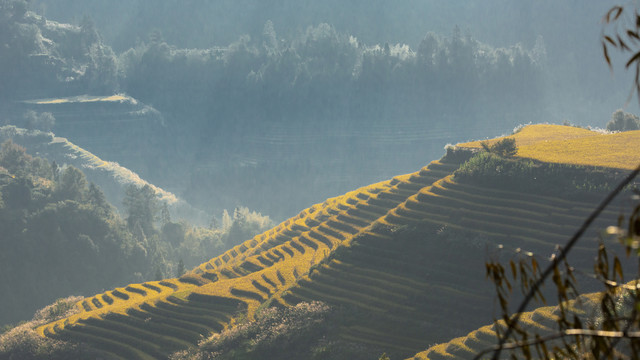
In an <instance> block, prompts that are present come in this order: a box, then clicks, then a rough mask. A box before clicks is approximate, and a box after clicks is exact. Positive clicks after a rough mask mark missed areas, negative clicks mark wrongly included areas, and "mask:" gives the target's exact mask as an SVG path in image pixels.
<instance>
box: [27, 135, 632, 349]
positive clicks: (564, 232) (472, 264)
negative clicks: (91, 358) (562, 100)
mask: <svg viewBox="0 0 640 360" xmlns="http://www.w3.org/2000/svg"><path fill="white" fill-rule="evenodd" d="M512 137H513V138H515V139H516V143H518V142H522V145H521V147H520V149H521V150H520V151H522V154H523V156H527V157H526V158H522V157H516V158H502V157H499V156H496V155H491V154H486V153H479V154H475V153H474V151H472V149H473V148H474V147H475V146H479V144H474V143H470V144H461V145H460V146H458V147H456V148H450V149H449V150H448V151H447V154H446V155H445V156H444V157H443V158H442V159H441V160H439V161H434V162H432V163H430V164H429V165H428V166H426V167H424V168H423V169H421V170H419V171H417V172H415V173H411V174H407V175H402V176H397V177H394V178H393V179H391V180H387V181H383V182H380V183H376V184H372V185H370V186H366V187H363V188H360V189H358V190H355V191H352V192H349V193H347V194H345V195H343V196H339V197H335V198H330V199H327V200H326V201H325V202H323V203H321V204H317V205H314V206H312V207H310V208H308V209H306V210H304V211H302V212H301V213H300V214H299V215H297V216H296V217H293V218H291V219H289V220H287V221H285V222H283V223H281V224H280V225H278V226H276V227H275V228H273V229H272V230H270V231H267V232H265V233H263V234H261V235H258V236H256V237H254V238H252V239H250V240H248V241H246V242H244V243H243V244H241V245H238V246H236V247H234V248H233V249H231V250H229V251H227V252H226V253H224V254H223V255H221V256H218V257H215V258H213V259H211V260H210V261H208V262H205V263H203V264H201V265H200V266H198V267H196V268H195V269H193V270H192V271H191V272H189V273H187V274H186V275H184V276H182V277H180V278H175V279H168V280H164V281H152V282H145V283H142V284H130V285H127V286H123V287H120V288H116V289H114V290H111V291H107V292H105V293H102V294H98V295H95V296H93V297H90V298H86V299H84V300H82V301H80V302H78V303H77V304H76V308H77V310H79V312H78V313H77V314H75V315H72V316H70V317H68V318H64V319H62V320H59V321H54V322H51V323H49V324H45V325H43V326H41V327H39V328H38V329H37V331H38V333H39V334H41V335H42V336H45V337H49V338H53V339H62V340H69V341H81V342H83V343H88V344H91V346H92V347H93V348H94V349H98V350H99V351H101V352H103V353H104V354H106V355H107V356H111V357H114V358H127V359H134V358H140V359H144V358H149V357H152V358H162V357H166V356H167V355H168V354H170V353H171V352H174V351H177V350H180V349H185V348H186V347H187V346H188V345H189V344H195V343H196V342H198V341H199V340H200V339H201V337H202V336H203V335H204V336H208V335H209V334H211V333H218V332H222V335H219V336H218V337H217V338H216V337H214V340H213V344H214V345H211V344H212V343H209V345H206V344H205V345H203V348H202V350H197V349H191V350H189V351H188V352H186V353H182V355H180V356H182V357H183V358H189V356H196V355H195V353H194V352H198V351H207V346H210V347H211V346H213V348H214V349H218V350H216V351H222V354H223V355H224V354H227V353H225V352H224V351H230V353H228V354H233V353H235V354H236V355H238V354H240V353H239V351H243V352H244V354H245V355H246V356H247V357H248V358H256V359H257V358H265V357H266V358H269V357H270V356H272V357H273V358H278V356H279V355H278V351H281V352H282V351H287V348H284V349H280V350H276V349H270V348H269V347H268V346H267V347H266V348H265V347H264V346H266V345H264V344H263V343H260V341H259V340H258V338H248V339H247V343H235V344H236V345H235V346H236V347H231V348H230V349H226V350H225V349H224V348H222V349H220V348H215V346H216V345H215V341H218V342H219V341H221V340H220V339H225V338H228V337H230V336H232V335H231V334H228V333H227V330H225V329H227V328H229V331H233V329H236V328H237V330H236V333H235V334H236V335H234V336H237V334H238V332H242V331H245V330H242V329H247V328H246V324H247V323H246V322H247V321H249V322H251V321H254V319H255V320H256V321H262V320H260V319H262V318H263V316H264V315H261V314H263V311H264V309H265V308H268V307H270V306H271V307H276V308H281V309H283V308H284V309H286V308H290V307H292V306H293V305H296V304H301V303H303V302H309V303H311V302H313V301H322V302H323V303H325V304H327V305H328V306H329V307H330V308H331V309H332V315H330V316H329V317H328V318H327V319H326V320H325V322H326V324H327V326H326V327H325V328H324V330H323V332H320V333H312V335H310V336H313V338H311V339H307V340H308V342H309V344H311V345H309V347H308V348H306V349H297V350H296V351H297V353H296V354H297V356H298V357H306V358H314V357H315V358H323V359H324V358H336V359H338V358H345V357H346V358H363V359H364V358H372V357H374V356H379V355H380V354H381V353H382V352H386V353H387V354H389V355H390V356H391V357H392V358H399V357H403V356H404V357H406V356H411V355H413V354H415V353H417V352H419V351H421V350H423V349H424V348H425V347H426V346H428V345H429V344H434V343H437V342H442V341H446V340H448V339H451V338H453V337H458V336H462V335H464V334H466V333H468V332H469V331H471V330H473V329H475V328H478V327H480V326H482V325H483V324H486V323H490V322H491V321H492V317H493V315H494V314H493V312H492V310H491V309H492V308H493V306H494V299H493V289H492V286H490V285H489V283H488V282H486V281H485V279H484V262H485V258H486V256H491V254H494V255H495V256H507V257H508V256H511V254H515V252H516V251H526V252H532V253H535V254H538V255H540V256H543V257H546V256H549V255H550V254H552V253H553V252H554V251H555V246H556V244H560V243H563V242H564V241H566V239H568V238H569V237H570V235H571V234H572V233H573V231H574V230H575V229H576V228H577V227H578V226H579V225H580V224H581V222H582V220H583V219H584V218H585V217H586V216H587V215H588V214H589V213H590V211H591V209H592V208H593V207H594V206H595V205H596V204H597V203H598V201H599V200H600V199H601V198H602V197H603V196H604V195H605V194H606V192H607V191H608V190H609V189H610V188H611V186H612V184H615V183H616V182H617V181H618V179H620V178H621V176H623V175H624V174H626V173H627V172H628V169H629V168H630V167H631V165H630V164H629V163H625V164H620V163H617V162H616V161H617V159H618V158H620V157H621V156H622V157H626V156H627V154H628V155H629V156H630V158H632V157H634V156H636V155H637V154H638V153H640V149H638V146H640V145H638V144H640V142H639V141H638V140H640V139H639V137H640V131H636V132H628V133H617V134H601V133H596V132H592V131H588V130H585V129H577V128H572V127H563V126H548V125H534V126H528V127H525V128H524V129H522V130H520V131H519V132H518V133H516V134H514V135H513V136H512ZM596 143H597V144H600V145H601V146H602V147H600V148H599V152H600V154H601V155H602V156H600V157H599V158H595V157H590V155H589V151H591V150H590V148H591V147H592V146H590V145H592V144H596ZM616 144H623V145H616ZM578 145H582V146H578ZM547 146H551V147H552V148H554V149H555V150H554V151H556V153H555V155H557V156H558V157H553V156H554V154H552V153H549V150H547V149H548V148H546V147H547ZM616 146H622V148H623V150H624V152H623V153H622V154H621V153H619V152H617V151H616V150H615V148H616ZM569 149H578V151H577V152H575V151H574V152H573V153H571V154H569V153H567V151H568V150H569ZM524 154H526V155H524ZM563 154H565V155H563ZM545 156H552V158H553V159H555V160H556V161H554V162H555V163H557V164H552V163H550V162H545V161H541V160H544V157H545ZM560 156H565V159H566V161H562V160H561V159H560V158H559V157H560ZM576 159H580V161H579V162H580V164H581V165H573V164H574V163H575V162H576V161H575V160H576ZM609 166H611V167H609ZM616 209H617V208H616ZM618 215H619V213H618V211H617V210H607V211H605V212H604V213H603V215H602V216H601V218H599V219H598V220H597V221H596V222H595V224H593V226H592V228H591V229H590V230H589V232H588V233H589V234H590V236H589V237H588V238H585V239H583V240H582V242H581V245H579V246H578V247H576V248H575V249H574V251H573V253H572V256H571V261H572V263H573V265H574V266H575V267H576V268H578V269H589V268H590V267H591V265H592V264H591V260H590V259H592V258H593V256H594V254H595V250H596V248H597V241H595V237H593V235H594V234H597V229H601V228H603V227H605V226H607V225H610V224H615V223H616V221H617V217H618ZM584 286H585V289H588V288H589V284H588V283H587V284H584ZM281 321H283V323H282V324H283V325H282V326H283V328H282V329H285V330H282V331H286V324H287V322H286V320H281ZM247 336H249V335H247ZM256 336H258V335H256ZM216 339H217V340H216ZM232 344H234V343H232ZM242 344H244V345H242ZM251 344H254V345H253V346H254V347H253V348H252V347H251ZM261 344H262V345H261ZM259 345H260V346H263V347H262V348H260V347H259ZM258 349H262V350H260V351H262V352H260V351H258ZM265 349H267V350H265ZM269 349H270V350H269ZM211 351H214V350H211ZM252 351H254V352H252ZM267 351H274V352H273V353H268V352H267ZM190 354H191V355H190ZM280 354H281V353H280Z"/></svg>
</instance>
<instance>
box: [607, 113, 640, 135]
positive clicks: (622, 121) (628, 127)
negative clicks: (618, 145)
mask: <svg viewBox="0 0 640 360" xmlns="http://www.w3.org/2000/svg"><path fill="white" fill-rule="evenodd" d="M607 130H609V131H632V130H640V118H638V117H637V116H636V115H634V114H631V113H628V112H624V111H623V110H616V111H615V112H614V113H613V114H612V115H611V120H609V122H608V123H607Z"/></svg>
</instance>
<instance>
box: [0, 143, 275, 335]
mask: <svg viewBox="0 0 640 360" xmlns="http://www.w3.org/2000/svg"><path fill="white" fill-rule="evenodd" d="M0 194H1V195H0V199H2V201H1V202H0V229H2V231H1V236H0V240H1V241H0V256H1V261H0V274H2V281H0V287H1V289H2V291H3V293H4V294H5V295H4V296H3V297H2V301H1V302H0V306H1V307H2V308H3V309H5V310H8V309H11V311H2V312H1V313H0V325H7V324H9V323H13V322H18V321H20V320H25V319H27V318H28V317H29V316H30V315H31V314H33V312H34V311H35V310H36V309H38V308H41V307H43V306H44V305H46V304H49V303H51V302H52V301H53V300H55V299H57V298H60V297H66V296H68V295H88V294H91V293H95V292H97V291H101V290H102V289H105V288H109V287H113V286H117V285H118V284H122V283H128V282H139V281H143V280H149V279H162V278H164V277H170V276H175V275H176V274H178V275H179V273H180V272H184V271H185V267H187V268H189V267H192V266H194V265H196V264H198V263H200V262H202V261H203V260H205V259H207V258H209V257H210V255H209V254H215V253H220V252H222V251H223V250H225V249H227V248H229V247H232V246H234V245H235V244H237V243H238V242H240V241H243V240H244V239H246V238H248V237H251V236H252V235H253V234H255V233H258V232H260V231H263V230H264V229H265V228H266V227H268V226H269V219H268V218H265V217H262V216H261V215H259V214H256V213H252V212H250V211H249V210H248V209H246V208H240V209H236V211H235V213H234V214H233V215H232V216H230V215H228V214H226V213H225V216H224V217H223V218H224V219H223V220H224V223H223V224H221V225H218V226H217V227H210V228H197V227H193V226H192V225H191V224H189V223H187V222H186V221H172V220H171V217H170V213H169V211H168V207H167V203H166V202H165V201H166V199H164V200H161V198H160V197H159V196H158V195H159V194H158V193H156V190H154V189H153V188H151V187H150V186H149V185H148V184H147V185H145V184H136V183H130V184H129V185H128V186H127V187H126V191H124V198H123V209H124V211H123V214H124V215H125V216H121V215H119V213H118V212H117V211H116V210H115V208H114V207H113V206H112V205H111V204H110V203H109V202H108V201H107V199H106V198H105V196H104V194H103V192H102V191H101V190H100V188H99V187H98V186H96V185H95V184H94V183H89V182H88V181H87V180H86V177H85V175H84V174H83V173H82V171H80V170H79V169H77V168H75V167H73V166H70V165H60V166H58V165H57V163H56V162H55V161H54V162H53V163H49V162H48V161H47V160H44V159H42V158H39V157H32V156H30V155H28V154H27V153H26V152H25V149H24V148H22V147H20V146H18V145H16V144H14V143H13V142H11V141H7V142H4V143H3V144H2V148H1V150H0ZM180 264H182V265H180ZM180 267H181V268H180Z"/></svg>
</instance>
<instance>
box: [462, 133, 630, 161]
mask: <svg viewBox="0 0 640 360" xmlns="http://www.w3.org/2000/svg"><path fill="white" fill-rule="evenodd" d="M508 137H510V138H515V139H516V144H517V146H518V154H517V156H519V157H523V158H531V159H535V160H539V161H543V162H550V163H564V164H576V165H589V166H603V167H610V168H618V169H634V168H635V167H636V166H637V165H638V164H639V163H640V130H636V131H626V132H620V133H614V134H603V133H599V132H595V131H591V130H587V129H581V128H576V127H571V126H561V125H529V126H526V127H524V128H523V129H522V130H520V131H519V132H518V133H516V134H513V135H509V136H508ZM499 139H501V138H496V139H491V140H488V143H489V144H492V143H494V142H496V141H498V140H499ZM458 146H460V147H467V148H480V147H481V146H480V141H474V142H469V143H463V144H459V145H458Z"/></svg>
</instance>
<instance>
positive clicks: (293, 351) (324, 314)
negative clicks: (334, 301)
mask: <svg viewBox="0 0 640 360" xmlns="http://www.w3.org/2000/svg"><path fill="white" fill-rule="evenodd" d="M330 315H331V310H330V308H329V307H328V306H327V305H325V304H323V303H321V302H311V303H304V302H303V303H299V304H297V305H296V306H291V307H286V308H275V307H271V308H266V309H264V310H262V311H260V312H259V313H258V314H257V315H256V318H255V320H252V321H248V320H246V321H245V322H244V323H241V324H238V325H236V326H234V327H233V328H230V329H227V330H224V331H222V332H220V333H218V334H215V335H214V336H212V337H211V338H209V339H207V340H206V341H203V342H201V343H200V344H199V345H198V347H197V348H192V349H190V350H185V351H181V352H178V353H175V354H173V355H172V356H171V357H170V359H172V360H191V359H193V360H195V359H203V358H208V357H209V356H210V354H215V355H213V356H215V359H220V360H224V359H229V360H232V359H255V358H261V359H270V358H274V359H275V358H278V359H283V358H284V359H330V358H335V356H336V355H338V354H331V353H330V352H331V351H334V350H336V349H333V348H331V345H332V344H328V343H327V341H326V339H325V336H326V335H327V334H328V333H329V331H330V326H331V325H330V323H328V320H327V318H328V317H330ZM331 355H333V356H331ZM339 355H340V356H341V357H340V358H344V355H345V354H344V353H341V354H339Z"/></svg>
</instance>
